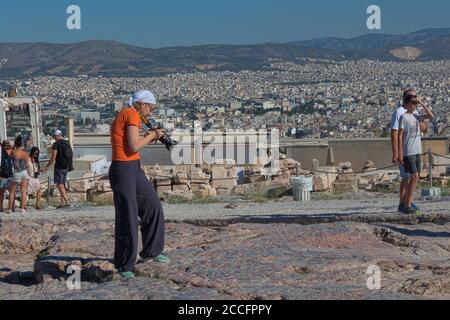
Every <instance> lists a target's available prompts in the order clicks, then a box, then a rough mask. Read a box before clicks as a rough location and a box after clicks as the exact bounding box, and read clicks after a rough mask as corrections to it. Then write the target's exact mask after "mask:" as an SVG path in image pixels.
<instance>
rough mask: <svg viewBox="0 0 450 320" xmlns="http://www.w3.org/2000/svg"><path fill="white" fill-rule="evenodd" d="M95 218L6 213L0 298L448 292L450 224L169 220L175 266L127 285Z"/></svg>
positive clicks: (153, 266)
mask: <svg viewBox="0 0 450 320" xmlns="http://www.w3.org/2000/svg"><path fill="white" fill-rule="evenodd" d="M261 206H262V207H261V208H262V209H264V207H263V205H261ZM185 209H187V210H189V207H185ZM239 209H240V206H236V207H235V208H233V209H225V208H224V209H223V210H239ZM89 210H90V211H91V212H92V214H93V215H94V216H95V211H96V210H102V209H97V208H89ZM94 216H93V217H92V218H87V217H83V218H77V219H74V218H73V217H72V216H71V214H70V212H66V213H62V214H61V216H59V217H58V219H45V218H44V217H43V218H40V219H37V218H36V217H33V218H32V219H31V218H30V217H23V219H4V220H3V221H2V223H1V227H0V299H153V300H154V299H422V298H426V299H428V298H431V299H448V298H450V280H448V279H450V277H449V276H450V252H449V250H450V240H449V239H450V238H449V236H450V224H445V223H444V222H445V221H444V222H442V223H441V224H433V223H429V222H426V221H424V222H425V223H421V222H422V221H421V219H416V220H409V221H408V224H407V225H405V224H402V220H400V221H399V222H398V223H395V222H393V219H386V222H383V220H380V219H376V220H371V219H369V218H370V217H369V216H373V214H372V215H369V216H367V217H366V218H367V219H368V220H367V221H364V218H361V219H359V220H358V219H355V220H356V221H352V219H347V220H342V221H340V222H339V221H336V220H334V221H332V223H322V221H320V220H319V221H318V222H317V223H307V224H306V225H303V224H297V223H292V221H290V223H274V222H273V220H271V221H267V223H236V224H233V223H226V224H223V225H220V224H217V225H214V224H211V223H210V226H206V227H205V226H203V227H202V226H196V225H194V224H188V223H183V222H178V223H167V225H166V234H167V239H166V240H167V241H166V242H167V245H166V253H167V254H168V255H169V256H170V257H171V259H172V263H171V264H169V265H164V264H158V263H155V262H147V263H144V264H138V265H137V267H136V273H137V278H136V279H133V280H130V281H128V282H122V281H121V280H120V279H118V277H117V275H116V274H115V273H114V268H113V264H112V261H111V259H112V255H113V248H114V237H113V235H114V222H113V221H112V220H111V219H106V218H95V217H94ZM342 216H343V217H347V215H345V212H342ZM431 220H432V219H431ZM441 221H442V219H441ZM204 222H205V225H208V221H204ZM367 222H369V223H367ZM199 225H201V224H199ZM372 265H374V266H378V267H379V268H380V270H381V284H382V288H381V290H375V291H371V290H368V288H367V279H368V275H367V270H368V267H369V266H372ZM69 266H78V267H79V268H80V269H81V278H82V289H81V290H73V291H71V290H69V289H68V288H67V286H66V281H67V279H68V277H69V276H70V274H68V273H67V269H68V267H69Z"/></svg>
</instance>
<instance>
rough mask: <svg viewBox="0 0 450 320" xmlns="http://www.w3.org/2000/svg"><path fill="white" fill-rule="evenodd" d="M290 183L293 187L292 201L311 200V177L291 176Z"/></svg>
mask: <svg viewBox="0 0 450 320" xmlns="http://www.w3.org/2000/svg"><path fill="white" fill-rule="evenodd" d="M291 184H292V186H293V187H294V189H293V194H294V201H299V202H307V201H311V191H313V177H306V176H302V177H292V178H291Z"/></svg>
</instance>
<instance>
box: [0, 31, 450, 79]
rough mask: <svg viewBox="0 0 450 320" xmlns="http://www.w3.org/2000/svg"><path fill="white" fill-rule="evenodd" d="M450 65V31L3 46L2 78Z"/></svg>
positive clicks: (9, 44)
mask: <svg viewBox="0 0 450 320" xmlns="http://www.w3.org/2000/svg"><path fill="white" fill-rule="evenodd" d="M300 58H312V59H328V60H342V59H362V58H369V59H379V60H431V59H450V28H448V29H426V30H422V31H418V32H413V33H410V34H407V35H384V34H368V35H363V36H360V37H356V38H352V39H343V38H322V39H314V40H308V41H300V42H291V43H285V44H281V43H265V44H256V45H204V46H192V47H173V48H162V49H149V48H140V47H135V46H130V45H126V44H122V43H119V42H115V41H88V42H81V43H74V44H49V43H0V77H7V76H29V75H42V74H46V75H79V74H88V75H105V76H110V75H114V76H127V75H142V76H144V75H158V74H166V73H173V72H187V71H196V70H202V71H206V70H243V69H248V70H259V69H262V68H264V67H267V66H268V65H269V64H270V59H283V60H287V61H296V60H298V59H300Z"/></svg>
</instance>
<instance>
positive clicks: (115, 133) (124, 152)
mask: <svg viewBox="0 0 450 320" xmlns="http://www.w3.org/2000/svg"><path fill="white" fill-rule="evenodd" d="M129 126H136V127H138V128H139V129H141V119H140V117H139V113H138V112H137V111H136V109H134V108H125V109H123V110H122V111H120V113H119V114H118V115H117V117H116V119H115V120H114V122H113V124H112V126H111V145H112V160H113V161H135V160H140V159H141V155H140V154H139V152H133V151H132V150H131V149H130V148H129V146H128V135H127V128H128V127H129Z"/></svg>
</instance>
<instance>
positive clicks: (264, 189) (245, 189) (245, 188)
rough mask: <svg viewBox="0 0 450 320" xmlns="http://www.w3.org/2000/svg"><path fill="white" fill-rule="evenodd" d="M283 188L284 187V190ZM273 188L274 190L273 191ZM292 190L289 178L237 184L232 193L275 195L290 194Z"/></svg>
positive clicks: (238, 194)
mask: <svg viewBox="0 0 450 320" xmlns="http://www.w3.org/2000/svg"><path fill="white" fill-rule="evenodd" d="M281 188H282V189H283V190H282V191H280V190H281ZM271 190H272V191H271ZM291 190H292V186H291V184H290V181H289V179H286V180H277V181H262V182H256V183H248V184H243V185H239V186H235V187H234V188H233V190H232V195H235V196H245V195H256V194H258V195H261V196H269V195H271V196H273V197H276V194H282V195H283V196H284V195H285V194H289V192H290V191H291Z"/></svg>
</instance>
